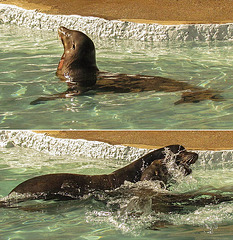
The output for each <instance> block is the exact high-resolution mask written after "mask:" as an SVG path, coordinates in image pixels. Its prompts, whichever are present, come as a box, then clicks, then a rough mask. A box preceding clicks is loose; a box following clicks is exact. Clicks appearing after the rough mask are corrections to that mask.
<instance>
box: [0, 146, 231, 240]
mask: <svg viewBox="0 0 233 240" xmlns="http://www.w3.org/2000/svg"><path fill="white" fill-rule="evenodd" d="M0 150H1V151H0V173H1V174H0V182H1V187H0V195H1V196H2V197H3V196H6V195H7V194H8V193H9V191H10V190H11V189H12V188H14V187H15V186H16V185H17V184H19V183H20V182H22V181H24V180H26V179H28V178H31V177H33V176H37V175H41V174H47V173H58V172H70V173H84V174H103V173H109V172H111V171H113V170H115V169H116V168H120V167H122V166H124V165H125V164H127V163H126V162H124V161H121V162H119V161H118V162H116V161H115V160H114V159H112V160H103V159H82V158H77V157H76V158H75V157H72V156H52V155H49V154H45V153H39V152H36V151H34V150H31V149H24V148H19V147H13V148H1V149H0ZM103 163H104V164H103ZM232 186H233V181H232V157H229V156H226V159H219V160H218V161H216V159H212V160H210V159H208V160H205V158H204V157H203V158H201V159H199V160H198V162H197V163H195V164H194V167H193V173H192V174H191V175H189V176H187V177H180V178H179V179H177V183H176V184H174V185H173V186H172V187H171V189H170V190H169V191H168V190H164V189H161V188H160V185H158V184H156V183H155V182H139V183H136V184H132V183H125V184H124V186H122V187H120V188H119V189H117V190H116V191H111V192H107V193H96V196H95V199H94V198H93V197H91V196H86V197H85V198H84V199H83V200H81V201H76V200H75V201H29V202H25V203H23V204H20V207H19V208H8V209H6V208H5V209H4V208H2V209H0V214H1V223H0V228H1V232H0V238H1V239H9V238H23V239H30V238H31V236H32V235H31V234H36V235H35V236H37V239H44V238H50V239H57V238H60V237H61V236H66V237H69V238H71V239H72V238H75V239H100V238H103V239H125V238H126V237H127V239H139V238H140V239H145V240H146V239H152V238H153V239H164V238H165V239H194V238H203V239H210V238H211V239H220V238H221V239H231V237H232V234H233V231H232V226H233V221H232V219H233V202H232V201H230V202H228V201H227V200H226V201H223V202H221V201H219V202H218V196H219V195H221V196H224V197H227V196H232V194H233V189H232V188H233V187H232ZM187 193H195V194H197V193H199V194H200V196H199V197H197V198H196V199H195V202H194V203H193V204H189V205H186V204H179V201H178V200H176V201H174V202H175V205H174V203H173V201H171V199H172V198H174V196H175V198H177V197H176V196H185V195H187ZM205 193H210V194H215V195H216V196H217V195H218V196H217V197H216V198H215V199H212V200H211V197H210V195H209V196H207V195H205ZM170 194H172V195H171V197H167V200H164V199H165V198H164V196H169V195H170ZM161 196H162V197H161ZM200 199H204V200H205V201H206V202H205V203H206V204H203V202H202V201H200ZM210 200H211V201H213V203H211V204H210V203H208V201H210ZM169 202H170V203H169ZM155 203H156V204H155ZM170 204H171V205H172V206H173V207H172V208H171V205H170ZM154 229H159V231H156V230H154ZM77 233H78V236H77ZM61 234H62V235H61Z"/></svg>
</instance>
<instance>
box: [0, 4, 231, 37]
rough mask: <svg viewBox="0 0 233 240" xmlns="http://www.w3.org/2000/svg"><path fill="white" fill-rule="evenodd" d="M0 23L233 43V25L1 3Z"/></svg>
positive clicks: (45, 28) (38, 27)
mask: <svg viewBox="0 0 233 240" xmlns="http://www.w3.org/2000/svg"><path fill="white" fill-rule="evenodd" d="M0 13H1V15H0V24H15V25H18V26H25V27H28V28H35V29H43V30H52V31H56V30H57V29H58V27H59V26H61V25H63V26H65V27H68V28H71V29H77V30H80V31H83V32H85V33H86V34H88V35H93V36H98V37H103V38H106V37H108V38H115V39H133V40H140V41H175V40H176V41H214V40H233V23H225V24H181V25H161V24H156V23H152V24H148V23H136V22H128V21H119V20H106V19H103V18H98V17H83V16H79V15H51V14H45V13H41V12H38V11H37V10H25V9H23V8H20V7H17V6H15V5H9V4H0Z"/></svg>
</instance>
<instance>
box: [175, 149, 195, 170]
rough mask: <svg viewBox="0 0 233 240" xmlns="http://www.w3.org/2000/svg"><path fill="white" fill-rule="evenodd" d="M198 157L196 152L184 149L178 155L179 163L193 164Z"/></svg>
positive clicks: (177, 160)
mask: <svg viewBox="0 0 233 240" xmlns="http://www.w3.org/2000/svg"><path fill="white" fill-rule="evenodd" d="M197 159H198V154H197V153H195V152H188V151H182V152H180V153H179V154H178V155H177V158H176V164H177V165H188V166H189V165H191V164H194V163H195V162H196V161H197Z"/></svg>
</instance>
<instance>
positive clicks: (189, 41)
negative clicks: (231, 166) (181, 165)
mask: <svg viewBox="0 0 233 240" xmlns="http://www.w3.org/2000/svg"><path fill="white" fill-rule="evenodd" d="M2 2H3V3H11V1H2ZM20 2H21V3H20V5H19V6H14V5H9V4H0V12H1V15H0V35H1V38H0V56H1V57H0V129H232V128H233V121H232V116H233V100H232V95H233V88H232V85H233V84H232V83H233V74H232V66H233V51H232V48H233V45H232V40H233V23H231V22H233V21H232V19H231V18H230V17H231V15H230V14H229V15H228V11H223V10H224V9H223V6H225V5H223V6H222V7H221V6H215V2H216V1H211V0H210V1H205V2H211V4H212V5H210V6H211V7H210V8H208V9H210V10H208V11H210V12H211V11H212V10H214V9H215V13H216V16H215V15H211V16H212V17H211V16H210V15H208V14H205V11H204V10H203V9H207V8H205V7H206V6H204V5H205V4H204V3H200V4H199V5H195V4H196V2H202V1H195V0H192V1H189V2H191V3H192V4H191V5H190V7H191V8H195V7H196V8H197V9H202V11H201V12H200V11H191V12H194V13H192V14H193V15H192V14H191V13H190V12H189V14H187V11H186V12H185V10H184V9H183V8H178V7H177V6H175V5H174V7H172V6H170V8H169V7H168V5H167V4H165V5H164V6H163V7H158V6H157V5H156V6H155V4H152V5H151V6H152V8H153V9H154V10H157V13H158V12H160V10H161V11H163V12H164V14H157V17H156V16H154V15H153V14H152V13H151V9H149V7H148V6H146V3H143V4H142V5H143V6H142V9H143V13H141V12H140V13H139V12H135V15H132V11H134V10H133V9H134V7H135V6H132V8H130V6H129V3H128V2H127V1H126V3H125V7H126V9H128V10H127V11H126V10H124V11H123V10H122V11H121V9H122V6H123V5H124V4H123V3H121V4H116V3H118V2H121V1H111V4H112V8H115V11H112V12H111V11H110V8H109V11H108V6H109V4H110V3H108V1H106V2H107V3H106V6H105V8H103V9H102V11H103V12H105V15H104V14H101V12H100V11H98V9H101V8H100V5H101V3H100V2H101V1H97V0H96V1H95V2H96V4H97V5H96V6H97V8H96V9H95V8H94V5H93V4H90V3H88V4H87V6H86V8H88V9H89V8H90V9H95V10H93V14H90V13H89V12H85V9H86V8H85V7H83V5H85V1H80V4H81V6H82V7H81V8H80V6H76V7H75V6H74V2H75V1H70V2H71V3H70V5H69V7H67V5H66V7H64V9H63V8H62V7H61V6H60V5H59V6H53V5H51V3H50V1H40V2H41V3H40V4H39V3H34V1H20ZM24 2H25V3H24ZM28 2H29V3H28ZM35 2H38V1H35ZM45 2H46V3H45ZM129 2H130V1H129ZM145 2H148V4H149V2H150V3H151V1H145ZM157 2H161V1H157ZM164 2H166V3H167V2H169V1H168V0H167V1H164ZM179 2H187V1H178V3H176V4H178V5H179V4H180V3H179ZM203 2H204V1H203ZM225 2H227V1H224V3H225ZM59 4H60V3H59ZM98 4H99V5H98ZM122 4H123V5H122ZM135 4H136V2H135ZM203 4H204V5H203ZM63 5H64V4H63ZM117 6H118V8H117ZM159 6H161V5H159ZM182 6H183V5H182ZM230 6H231V5H230ZM21 7H23V8H21ZM98 7H99V8H98ZM35 8H36V10H33V9H35ZM160 8H161V9H160ZM30 9H31V10H30ZM82 9H83V10H82ZM144 9H147V11H148V12H147V13H148V14H146V10H144ZM172 9H173V10H174V11H175V13H176V14H175V13H173V12H172ZM105 10H106V11H105ZM82 11H83V12H82ZM117 11H119V14H116V12H117ZM169 11H170V13H171V12H172V14H170V15H169V14H168V13H169ZM182 11H183V12H182ZM208 11H207V12H208ZM229 11H230V10H229ZM197 12H198V14H197ZM181 13H184V14H183V15H182V14H181ZM185 13H186V14H185ZM195 13H196V15H195ZM212 13H214V12H212ZM223 13H224V14H223ZM58 14H59V15H58ZM74 14H75V15H74ZM143 14H144V15H143ZM221 14H223V15H222V16H221ZM89 15H91V16H92V17H89ZM228 16H229V18H228Z"/></svg>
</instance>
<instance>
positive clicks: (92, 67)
mask: <svg viewBox="0 0 233 240" xmlns="http://www.w3.org/2000/svg"><path fill="white" fill-rule="evenodd" d="M58 34H59V37H60V38H61V41H62V43H63V46H64V53H63V55H62V57H61V60H60V61H59V64H58V67H57V72H56V74H57V76H58V77H59V78H60V79H61V80H62V81H65V82H67V85H68V89H67V90H66V91H65V92H62V93H58V94H54V95H50V96H44V97H40V98H38V99H36V100H35V101H32V102H31V103H30V104H31V105H35V104H39V103H42V102H44V101H49V100H54V99H57V98H68V97H73V96H77V95H80V94H82V93H84V92H87V91H89V90H94V91H95V93H94V94H107V93H129V92H142V91H157V92H158V91H165V92H176V91H181V99H180V100H178V101H176V102H175V104H176V105H177V104H181V103H197V102H199V101H203V100H213V101H221V100H223V98H222V97H221V96H220V95H219V92H218V91H214V90H211V89H204V88H201V87H196V86H193V85H191V84H189V83H187V82H182V81H176V80H173V79H169V78H164V77H157V76H144V75H127V74H114V73H109V72H100V71H99V69H98V67H97V65H96V53H95V46H94V43H93V42H92V40H91V39H90V38H89V37H88V36H87V35H85V34H84V33H82V32H80V31H76V30H70V29H67V28H65V27H60V28H59V29H58Z"/></svg>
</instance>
